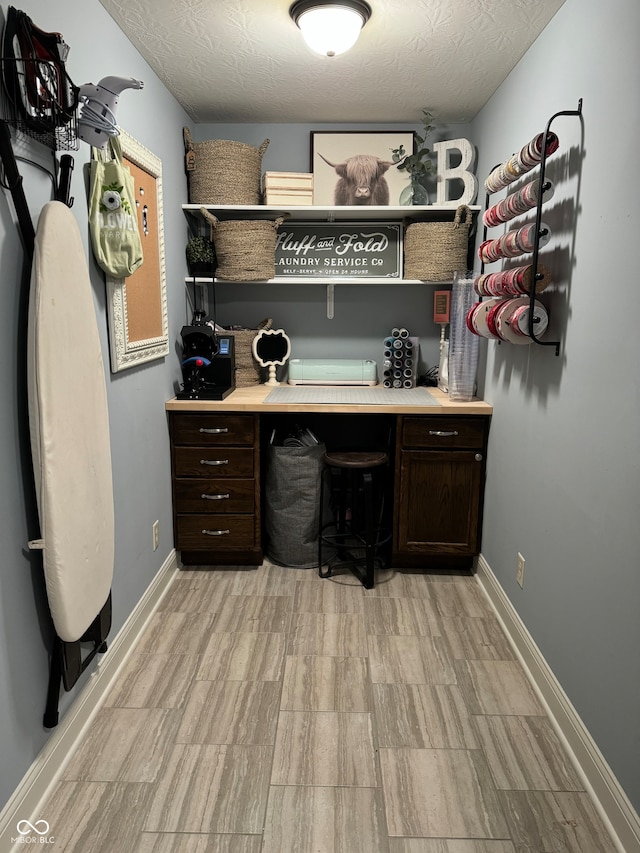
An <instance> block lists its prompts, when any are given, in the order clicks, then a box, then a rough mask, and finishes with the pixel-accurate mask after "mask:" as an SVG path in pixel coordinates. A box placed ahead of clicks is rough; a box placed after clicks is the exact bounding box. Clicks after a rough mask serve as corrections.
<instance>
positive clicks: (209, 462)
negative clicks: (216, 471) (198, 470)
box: [200, 459, 229, 465]
mask: <svg viewBox="0 0 640 853" xmlns="http://www.w3.org/2000/svg"><path fill="white" fill-rule="evenodd" d="M200 464H201V465H228V464H229V460H228V459H201V460H200Z"/></svg>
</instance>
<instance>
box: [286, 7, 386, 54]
mask: <svg viewBox="0 0 640 853" xmlns="http://www.w3.org/2000/svg"><path fill="white" fill-rule="evenodd" d="M289 14H290V15H291V17H292V18H293V20H294V21H295V22H296V24H297V25H298V26H299V27H300V29H301V31H302V37H303V38H304V40H305V41H306V43H307V44H308V45H309V47H310V48H311V50H313V51H315V52H316V53H321V54H322V55H323V56H337V55H338V54H339V53H344V52H345V51H347V50H349V48H351V47H353V46H354V44H355V43H356V42H357V41H358V36H359V35H360V30H361V29H362V28H363V27H364V25H365V24H366V23H367V21H368V20H369V18H370V17H371V7H370V6H369V5H368V3H365V2H363V0H339V2H337V3H331V2H323V0H298V2H297V3H294V4H293V6H292V7H291V8H290V9H289Z"/></svg>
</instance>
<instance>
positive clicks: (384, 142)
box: [311, 131, 414, 206]
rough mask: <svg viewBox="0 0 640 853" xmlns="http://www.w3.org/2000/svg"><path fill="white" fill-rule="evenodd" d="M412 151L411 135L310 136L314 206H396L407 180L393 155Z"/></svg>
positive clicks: (357, 133) (345, 134)
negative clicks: (395, 152) (402, 150)
mask: <svg viewBox="0 0 640 853" xmlns="http://www.w3.org/2000/svg"><path fill="white" fill-rule="evenodd" d="M401 145H402V146H404V149H405V151H406V152H407V153H411V152H412V151H413V147H414V138H413V133H412V132H409V131H403V132H397V131H389V132H386V131H384V132H373V131H372V132H369V131H354V132H351V133H344V132H335V133H334V132H331V131H327V132H316V131H312V133H311V170H312V172H313V203H314V205H319V206H330V205H337V206H344V205H350V206H389V205H391V206H396V205H398V204H399V203H400V201H399V199H400V193H401V192H402V190H403V189H404V188H405V187H406V186H407V185H408V183H409V181H410V176H409V175H408V174H407V173H406V172H404V171H401V170H399V169H398V168H397V166H396V164H395V163H394V162H393V157H392V151H393V149H397V148H399V147H400V146H401Z"/></svg>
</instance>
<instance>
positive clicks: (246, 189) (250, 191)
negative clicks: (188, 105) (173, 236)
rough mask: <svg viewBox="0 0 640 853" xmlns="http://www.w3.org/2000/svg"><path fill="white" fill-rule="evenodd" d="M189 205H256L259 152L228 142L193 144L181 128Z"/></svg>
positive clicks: (259, 180)
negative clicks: (187, 179) (187, 178)
mask: <svg viewBox="0 0 640 853" xmlns="http://www.w3.org/2000/svg"><path fill="white" fill-rule="evenodd" d="M183 136H184V146H185V151H186V162H187V175H188V177H189V201H190V203H191V204H260V203H261V201H262V192H261V185H262V156H263V154H264V152H265V151H266V150H267V146H268V145H269V140H268V139H265V140H264V142H263V143H262V145H261V146H260V147H259V148H255V147H254V146H253V145H247V144H245V143H244V142H234V141H232V140H228V139H210V140H208V141H207V142H194V141H193V140H192V138H191V133H190V131H189V128H187V127H185V128H183Z"/></svg>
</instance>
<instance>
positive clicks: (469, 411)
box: [165, 385, 493, 417]
mask: <svg viewBox="0 0 640 853" xmlns="http://www.w3.org/2000/svg"><path fill="white" fill-rule="evenodd" d="M274 387H279V386H274V385H251V386H248V387H245V388H236V389H235V391H232V393H231V394H229V396H228V397H226V398H225V399H224V400H178V399H177V398H175V397H174V398H172V399H171V400H168V401H167V403H166V404H165V408H166V409H167V411H171V412H254V413H257V414H261V413H262V412H281V413H288V412H292V413H297V414H299V413H304V412H323V413H326V414H356V415H360V414H363V415H364V414H372V415H376V414H378V415H382V414H397V415H431V416H435V417H437V416H438V415H491V414H492V412H493V407H492V406H491V405H489V403H485V402H484V401H483V400H480V399H473V400H471V401H470V402H468V403H461V402H458V401H453V400H450V399H449V396H448V395H447V394H445V393H444V392H443V391H440V390H439V389H438V388H428V389H426V390H427V391H428V392H429V394H430V395H431V397H433V398H434V400H435V401H436V402H437V403H439V405H436V406H434V405H426V406H425V405H417V406H416V405H406V403H405V404H404V405H403V404H395V403H391V404H390V403H388V402H385V403H382V404H371V403H364V404H362V403H265V398H266V397H268V396H269V394H270V393H271V391H272V390H273V389H274ZM280 387H291V386H285V385H282V386H280ZM366 390H367V391H368V392H372V393H380V394H381V395H382V394H383V393H384V396H385V399H388V398H389V395H390V393H392V392H390V391H389V389H386V388H383V386H381V385H378V386H376V387H374V388H367V389H366ZM403 390H404V389H403ZM420 390H421V389H416V391H420Z"/></svg>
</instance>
